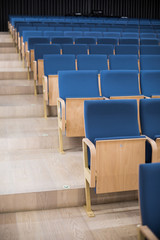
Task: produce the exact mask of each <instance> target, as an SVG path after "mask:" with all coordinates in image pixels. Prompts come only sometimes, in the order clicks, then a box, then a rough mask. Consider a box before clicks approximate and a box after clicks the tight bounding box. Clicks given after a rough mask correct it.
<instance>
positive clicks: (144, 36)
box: [140, 33, 156, 38]
mask: <svg viewBox="0 0 160 240" xmlns="http://www.w3.org/2000/svg"><path fill="white" fill-rule="evenodd" d="M140 38H156V34H155V33H140Z"/></svg>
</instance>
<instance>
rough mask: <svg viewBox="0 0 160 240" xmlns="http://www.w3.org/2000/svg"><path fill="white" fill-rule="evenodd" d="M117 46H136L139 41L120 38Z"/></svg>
mask: <svg viewBox="0 0 160 240" xmlns="http://www.w3.org/2000/svg"><path fill="white" fill-rule="evenodd" d="M119 44H130V45H133V44H135V45H138V44H139V39H138V38H120V39H119Z"/></svg>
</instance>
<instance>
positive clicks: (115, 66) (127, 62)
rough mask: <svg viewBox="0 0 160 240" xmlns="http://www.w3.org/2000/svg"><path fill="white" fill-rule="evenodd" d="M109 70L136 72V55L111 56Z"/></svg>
mask: <svg viewBox="0 0 160 240" xmlns="http://www.w3.org/2000/svg"><path fill="white" fill-rule="evenodd" d="M109 65H110V69H111V70H138V59H137V56H136V55H111V56H110V57H109Z"/></svg>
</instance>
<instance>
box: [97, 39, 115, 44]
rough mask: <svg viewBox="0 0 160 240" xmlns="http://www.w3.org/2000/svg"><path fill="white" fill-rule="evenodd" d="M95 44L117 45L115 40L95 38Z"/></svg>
mask: <svg viewBox="0 0 160 240" xmlns="http://www.w3.org/2000/svg"><path fill="white" fill-rule="evenodd" d="M97 43H98V44H112V45H116V44H117V43H118V39H117V38H109V37H108V38H97Z"/></svg>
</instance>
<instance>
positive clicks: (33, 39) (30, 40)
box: [28, 37, 50, 50]
mask: <svg viewBox="0 0 160 240" xmlns="http://www.w3.org/2000/svg"><path fill="white" fill-rule="evenodd" d="M39 43H46V44H47V43H48V44H49V43H50V38H47V37H29V38H28V50H31V49H34V46H35V45H36V44H39Z"/></svg>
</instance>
